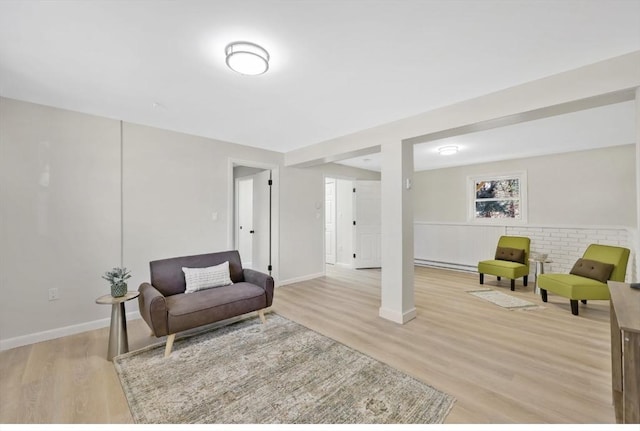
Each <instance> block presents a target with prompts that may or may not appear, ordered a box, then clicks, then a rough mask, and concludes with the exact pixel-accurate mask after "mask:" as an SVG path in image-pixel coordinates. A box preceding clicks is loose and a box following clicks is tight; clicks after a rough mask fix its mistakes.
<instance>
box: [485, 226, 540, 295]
mask: <svg viewBox="0 0 640 431" xmlns="http://www.w3.org/2000/svg"><path fill="white" fill-rule="evenodd" d="M530 245H531V240H530V239H529V238H527V237H524V236H506V235H503V236H501V237H500V239H499V240H498V246H497V248H496V259H494V260H483V261H481V262H478V273H479V274H480V284H484V275H485V274H490V275H495V276H497V277H498V280H500V279H501V277H505V278H509V279H510V280H511V290H516V285H515V281H516V278H520V277H523V284H524V285H525V286H526V285H527V280H528V279H529V247H530ZM505 249H506V250H509V249H512V250H523V251H524V256H522V255H521V256H520V258H519V259H517V260H519V261H518V262H516V261H511V260H503V259H502V258H501V259H498V257H500V256H499V253H500V251H504V250H505Z"/></svg>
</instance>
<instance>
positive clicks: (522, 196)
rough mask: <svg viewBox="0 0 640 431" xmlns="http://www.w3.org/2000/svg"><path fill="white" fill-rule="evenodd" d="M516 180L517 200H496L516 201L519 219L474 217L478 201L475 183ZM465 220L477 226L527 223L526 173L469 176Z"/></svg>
mask: <svg viewBox="0 0 640 431" xmlns="http://www.w3.org/2000/svg"><path fill="white" fill-rule="evenodd" d="M512 179H517V180H518V181H519V182H520V186H519V191H520V193H519V197H518V198H517V199H496V200H518V201H519V203H520V217H519V218H509V217H501V218H485V217H476V202H477V201H478V200H479V199H477V198H476V183H478V182H480V181H500V180H512ZM467 207H468V213H467V220H468V221H469V222H472V223H478V224H493V225H495V224H498V225H520V224H526V223H527V214H528V208H527V172H526V171H515V172H507V173H499V174H482V175H470V176H468V177H467Z"/></svg>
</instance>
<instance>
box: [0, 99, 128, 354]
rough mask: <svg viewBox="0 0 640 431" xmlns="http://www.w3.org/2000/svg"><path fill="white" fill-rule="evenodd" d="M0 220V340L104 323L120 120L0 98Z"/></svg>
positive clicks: (114, 258) (113, 249)
mask: <svg viewBox="0 0 640 431" xmlns="http://www.w3.org/2000/svg"><path fill="white" fill-rule="evenodd" d="M0 214H1V216H0V291H2V296H3V300H2V301H1V302H0V341H1V340H6V339H9V338H12V337H17V336H21V335H25V334H31V333H35V332H42V331H47V330H51V329H57V328H62V327H65V326H69V325H74V324H79V323H83V322H88V321H93V320H96V319H99V318H104V317H107V316H108V315H109V313H110V311H111V310H110V307H107V306H104V305H97V304H96V303H95V300H96V298H98V297H99V296H101V295H103V294H106V293H108V292H109V288H108V284H107V281H105V280H102V279H101V278H100V276H101V275H102V274H103V273H104V272H105V271H106V270H109V269H110V268H112V267H114V266H118V265H119V264H120V124H119V122H118V121H115V120H109V119H106V118H99V117H94V116H90V115H85V114H80V113H76V112H69V111H63V110H57V109H51V108H47V107H44V106H39V105H33V104H30V103H23V102H18V101H14V100H10V99H5V98H0ZM49 288H56V289H58V291H59V295H60V299H58V300H57V301H49V300H48V289H49Z"/></svg>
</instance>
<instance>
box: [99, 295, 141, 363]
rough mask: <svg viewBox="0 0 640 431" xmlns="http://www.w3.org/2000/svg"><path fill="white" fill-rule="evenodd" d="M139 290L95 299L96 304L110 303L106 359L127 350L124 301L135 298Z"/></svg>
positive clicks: (111, 358)
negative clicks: (109, 325)
mask: <svg viewBox="0 0 640 431" xmlns="http://www.w3.org/2000/svg"><path fill="white" fill-rule="evenodd" d="M139 295H140V292H127V293H126V294H125V295H124V296H120V297H118V298H114V297H113V296H111V295H103V296H101V297H100V298H98V299H96V304H111V327H110V329H109V351H108V352H107V360H109V361H111V360H113V357H114V356H118V355H120V354H122V353H127V352H128V351H129V339H128V338H127V317H126V315H125V310H124V303H125V302H127V301H129V300H131V299H134V298H137V297H138V296H139Z"/></svg>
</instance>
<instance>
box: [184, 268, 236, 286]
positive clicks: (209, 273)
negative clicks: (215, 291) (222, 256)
mask: <svg viewBox="0 0 640 431" xmlns="http://www.w3.org/2000/svg"><path fill="white" fill-rule="evenodd" d="M182 272H184V280H185V281H186V282H187V290H186V291H185V292H184V293H193V292H197V291H198V290H204V289H210V288H212V287H220V286H228V285H229V284H233V282H232V281H231V277H230V275H229V261H226V262H223V263H221V264H220V265H216V266H209V267H207V268H185V267H182Z"/></svg>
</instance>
